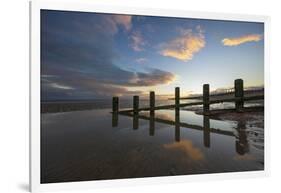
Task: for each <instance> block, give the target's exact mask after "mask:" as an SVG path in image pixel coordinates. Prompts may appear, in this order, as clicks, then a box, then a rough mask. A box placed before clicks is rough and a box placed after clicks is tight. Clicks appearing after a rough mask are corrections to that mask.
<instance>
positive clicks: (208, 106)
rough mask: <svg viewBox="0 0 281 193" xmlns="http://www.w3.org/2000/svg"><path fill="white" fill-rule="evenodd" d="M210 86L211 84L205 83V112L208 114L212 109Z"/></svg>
mask: <svg viewBox="0 0 281 193" xmlns="http://www.w3.org/2000/svg"><path fill="white" fill-rule="evenodd" d="M209 102H210V86H209V84H204V85H203V114H208V113H209V110H210V104H209Z"/></svg>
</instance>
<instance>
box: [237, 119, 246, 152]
mask: <svg viewBox="0 0 281 193" xmlns="http://www.w3.org/2000/svg"><path fill="white" fill-rule="evenodd" d="M237 131H238V137H237V138H236V142H235V147H236V152H237V153H238V154H239V155H244V154H245V153H248V152H249V144H248V139H247V133H246V123H245V122H244V121H239V122H238V124H237Z"/></svg>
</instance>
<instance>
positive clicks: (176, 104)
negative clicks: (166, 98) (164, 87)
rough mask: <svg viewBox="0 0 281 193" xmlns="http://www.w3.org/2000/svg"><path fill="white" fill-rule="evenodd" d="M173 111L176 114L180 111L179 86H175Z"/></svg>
mask: <svg viewBox="0 0 281 193" xmlns="http://www.w3.org/2000/svg"><path fill="white" fill-rule="evenodd" d="M175 106H176V107H175V111H176V116H177V115H179V112H180V87H176V88H175Z"/></svg>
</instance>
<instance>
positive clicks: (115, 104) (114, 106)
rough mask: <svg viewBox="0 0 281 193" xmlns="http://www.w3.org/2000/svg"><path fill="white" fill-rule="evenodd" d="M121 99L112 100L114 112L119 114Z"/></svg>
mask: <svg viewBox="0 0 281 193" xmlns="http://www.w3.org/2000/svg"><path fill="white" fill-rule="evenodd" d="M118 103H119V99H118V97H113V98H112V112H113V113H117V112H118V110H119V104H118Z"/></svg>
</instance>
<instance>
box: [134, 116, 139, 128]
mask: <svg viewBox="0 0 281 193" xmlns="http://www.w3.org/2000/svg"><path fill="white" fill-rule="evenodd" d="M138 128H139V116H138V114H134V116H133V129H134V130H136V129H138Z"/></svg>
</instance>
